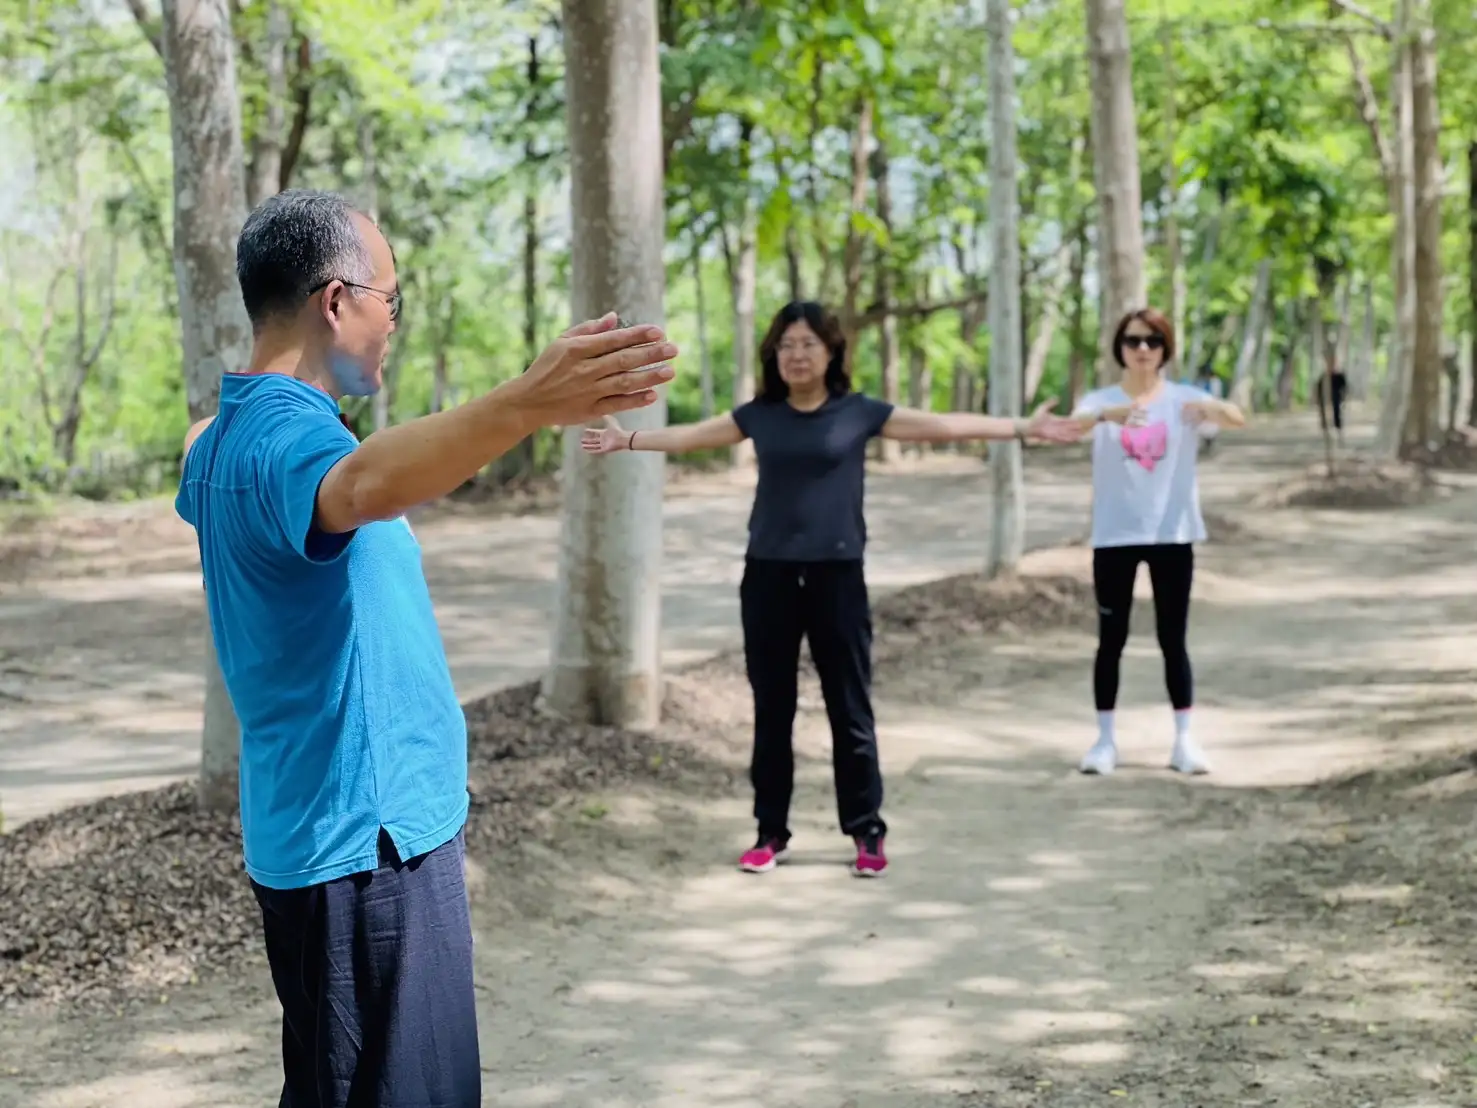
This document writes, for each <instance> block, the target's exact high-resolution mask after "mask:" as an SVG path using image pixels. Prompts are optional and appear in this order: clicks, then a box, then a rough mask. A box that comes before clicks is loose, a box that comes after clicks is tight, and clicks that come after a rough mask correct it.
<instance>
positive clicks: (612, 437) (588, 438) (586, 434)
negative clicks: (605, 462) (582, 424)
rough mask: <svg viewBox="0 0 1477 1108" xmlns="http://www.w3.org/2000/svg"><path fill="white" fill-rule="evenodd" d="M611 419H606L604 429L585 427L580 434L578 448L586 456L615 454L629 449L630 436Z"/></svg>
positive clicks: (629, 432)
mask: <svg viewBox="0 0 1477 1108" xmlns="http://www.w3.org/2000/svg"><path fill="white" fill-rule="evenodd" d="M635 433H636V432H634V431H627V430H626V429H625V428H623V427H621V425H620V424H618V423H616V422H615V420H613V419H607V420H606V421H605V426H604V427H586V428H585V429H584V430H583V431H581V432H580V446H581V447H583V448H584V451H585V453H586V454H615V453H618V452H620V451H622V450H629V449H631V436H632V435H634V434H635Z"/></svg>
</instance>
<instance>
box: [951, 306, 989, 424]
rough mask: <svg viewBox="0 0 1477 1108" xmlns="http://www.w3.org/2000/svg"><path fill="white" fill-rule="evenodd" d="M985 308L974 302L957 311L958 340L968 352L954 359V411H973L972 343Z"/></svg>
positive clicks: (983, 318) (973, 371) (978, 331)
mask: <svg viewBox="0 0 1477 1108" xmlns="http://www.w3.org/2000/svg"><path fill="white" fill-rule="evenodd" d="M985 309H986V305H985V304H980V303H975V304H971V305H969V306H968V307H965V308H961V309H960V311H959V341H960V343H961V345H963V346H964V348H965V349H966V350H968V351H969V352H970V353H969V354H965V355H961V356H960V357H958V358H955V359H954V379H953V399H952V401H951V404H950V407H951V409H952V410H953V411H956V412H972V411H974V394H975V365H974V344H975V340H976V339H977V338H978V337H979V333H980V327H982V326H983V325H984V322H985ZM965 448H966V447H965V444H964V443H960V444H959V449H960V450H964V449H965Z"/></svg>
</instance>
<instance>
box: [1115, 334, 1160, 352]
mask: <svg viewBox="0 0 1477 1108" xmlns="http://www.w3.org/2000/svg"><path fill="white" fill-rule="evenodd" d="M1123 345H1124V346H1126V347H1128V348H1129V349H1130V350H1132V349H1134V348H1135V347H1140V346H1141V347H1143V348H1144V349H1145V350H1160V349H1162V348H1163V347H1164V336H1163V335H1124V336H1123Z"/></svg>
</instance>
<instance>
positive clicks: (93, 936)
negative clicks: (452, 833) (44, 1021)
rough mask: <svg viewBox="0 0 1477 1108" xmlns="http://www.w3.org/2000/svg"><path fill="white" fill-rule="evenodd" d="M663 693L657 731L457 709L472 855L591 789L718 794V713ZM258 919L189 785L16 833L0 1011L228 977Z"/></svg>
mask: <svg viewBox="0 0 1477 1108" xmlns="http://www.w3.org/2000/svg"><path fill="white" fill-rule="evenodd" d="M672 685H673V695H674V696H675V697H676V698H677V699H678V702H679V703H678V707H679V712H678V718H677V719H676V720H675V721H674V723H673V725H671V726H664V727H663V729H662V730H661V732H659V733H658V734H656V735H640V734H634V733H631V732H627V731H622V730H621V729H619V728H614V727H592V726H585V725H581V724H573V723H566V722H562V721H559V720H555V719H550V718H548V717H546V716H545V715H543V714H542V713H541V712H540V711H539V710H538V708H537V703H536V702H537V686H536V685H533V684H529V685H522V686H518V687H516V688H512V689H507V690H504V691H502V692H500V693H497V694H496V695H494V696H491V697H488V698H486V699H484V700H479V701H473V702H471V703H469V704H466V705H464V706H463V707H464V710H465V712H466V715H467V725H468V763H469V792H470V794H471V805H472V807H471V814H470V816H469V818H468V824H467V838H468V841H469V843H470V844H471V846H472V848H473V849H474V850H480V849H487V848H491V849H506V848H507V847H508V846H509V845H510V844H513V843H516V842H518V841H519V840H522V839H526V838H529V837H531V836H536V835H538V834H539V833H540V830H541V828H542V827H543V826H544V821H545V817H546V814H547V813H548V811H549V809H550V807H551V806H552V805H554V804H556V803H557V802H559V801H560V800H561V799H564V798H567V797H570V796H578V795H580V794H584V793H588V792H591V791H594V790H600V789H607V788H611V787H614V786H618V785H627V784H632V783H636V782H654V783H659V784H664V785H668V786H672V787H680V789H681V790H682V791H683V792H684V793H685V794H687V795H692V794H693V793H695V792H698V791H699V790H703V789H708V790H716V789H719V788H725V787H727V786H728V785H729V783H730V781H731V776H730V771H729V769H728V768H727V767H725V766H723V765H720V764H718V763H717V762H715V761H713V760H711V759H709V758H708V757H706V756H705V755H704V754H703V753H701V751H700V750H699V748H698V747H699V743H700V742H701V741H702V740H704V739H706V738H707V734H706V733H705V731H707V730H709V729H711V730H719V729H721V727H722V725H723V724H726V723H727V722H728V718H731V716H730V717H728V718H723V717H715V716H714V715H713V713H712V712H711V711H708V712H706V713H704V712H703V711H702V705H703V697H702V695H701V693H700V692H699V691H697V690H694V689H692V688H689V687H688V685H689V683H687V682H684V681H683V679H681V678H680V677H679V678H677V679H675V680H674V681H673V682H672ZM713 707H716V708H718V709H719V710H720V711H723V712H725V713H726V710H727V706H726V705H725V704H724V703H722V702H719V703H716V704H714V705H713ZM688 736H691V737H692V738H693V744H692V745H687V744H685V743H684V739H685V738H686V737H688ZM257 911H258V910H257V906H256V901H255V898H254V897H253V896H252V893H251V890H250V886H249V885H248V884H247V880H246V876H245V874H244V872H243V870H242V862H241V835H240V824H239V822H238V820H237V818H236V817H235V815H234V814H232V815H215V814H207V813H202V812H200V811H197V810H196V808H195V803H194V792H193V788H192V786H191V785H190V784H188V783H185V784H177V785H171V786H168V787H166V788H163V789H156V790H151V791H148V792H137V793H129V794H125V795H122V796H117V797H111V798H109V799H107V800H103V801H99V802H97V803H94V804H89V805H86V806H82V807H75V808H69V809H66V810H64V811H61V812H57V813H55V814H53V815H50V816H46V817H44V818H42V819H38V820H35V821H33V822H29V823H26V824H24V825H22V826H21V827H20V828H18V829H17V830H16V831H15V832H13V833H12V834H9V835H0V1007H4V1006H6V1005H8V1004H12V1003H15V1002H16V1001H20V1000H25V999H43V1000H49V1001H59V1002H73V1001H84V1002H86V1001H95V1002H108V1001H111V1000H114V999H116V998H117V997H119V996H121V995H126V994H137V993H156V992H158V991H160V990H162V989H166V988H170V987H173V986H176V985H179V984H181V983H184V982H187V981H189V980H191V979H193V978H194V977H195V975H196V974H198V973H203V972H205V971H207V970H211V971H214V970H220V969H223V968H227V967H229V966H230V965H232V964H233V961H234V960H235V959H237V958H240V957H243V956H245V955H247V954H251V955H255V953H256V950H257V947H258V945H259V937H258V933H257V931H258V922H257Z"/></svg>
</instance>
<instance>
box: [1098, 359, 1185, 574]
mask: <svg viewBox="0 0 1477 1108" xmlns="http://www.w3.org/2000/svg"><path fill="white" fill-rule="evenodd" d="M1205 398H1206V397H1205V393H1204V392H1203V391H1202V390H1200V389H1198V388H1195V387H1194V386H1191V385H1181V384H1176V383H1175V382H1173V381H1166V382H1164V387H1163V388H1162V389H1161V390H1160V392H1159V395H1158V396H1157V397H1155V398H1154V400H1153V402H1152V403H1150V404H1147V405H1145V406H1144V414H1145V417H1146V418H1145V420H1144V422H1143V423H1142V424H1141V425H1140V426H1137V427H1125V426H1123V425H1122V424H1119V423H1100V424H1098V425H1097V426H1096V427H1094V428H1093V431H1092V546H1093V547H1094V548H1097V547H1102V546H1151V545H1158V544H1169V543H1193V542H1204V541H1205V520H1204V519H1203V518H1202V517H1201V515H1200V487H1199V483H1198V481H1197V479H1196V475H1195V458H1196V456H1197V454H1198V453H1199V441H1198V440H1199V437H1200V436H1199V434H1198V433H1197V430H1196V428H1194V427H1192V426H1191V425H1190V424H1188V423H1186V422H1185V419H1184V413H1183V409H1184V406H1185V404H1186V403H1187V402H1190V401H1196V400H1202V401H1203V400H1204V399H1205ZM1131 403H1133V401H1132V400H1131V399H1130V398H1129V395H1128V394H1127V393H1126V392H1124V391H1123V389H1122V387H1121V386H1119V385H1113V386H1112V387H1111V388H1106V389H1096V390H1094V391H1093V392H1090V393H1088V394H1087V395H1086V396H1084V397H1083V398H1082V401H1081V403H1080V404H1078V405H1077V413H1076V414H1078V415H1095V414H1096V413H1098V412H1101V411H1103V410H1104V409H1107V408H1116V407H1121V406H1123V405H1127V404H1131Z"/></svg>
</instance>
